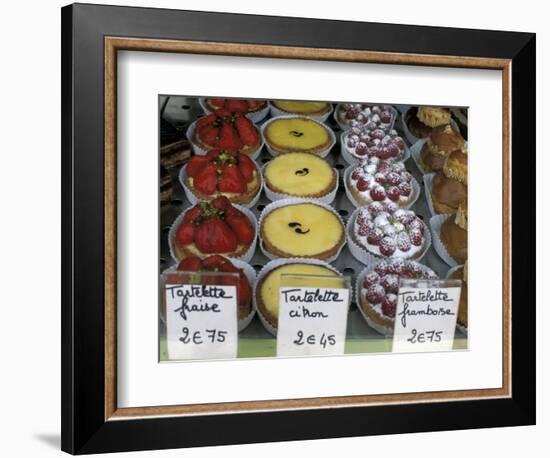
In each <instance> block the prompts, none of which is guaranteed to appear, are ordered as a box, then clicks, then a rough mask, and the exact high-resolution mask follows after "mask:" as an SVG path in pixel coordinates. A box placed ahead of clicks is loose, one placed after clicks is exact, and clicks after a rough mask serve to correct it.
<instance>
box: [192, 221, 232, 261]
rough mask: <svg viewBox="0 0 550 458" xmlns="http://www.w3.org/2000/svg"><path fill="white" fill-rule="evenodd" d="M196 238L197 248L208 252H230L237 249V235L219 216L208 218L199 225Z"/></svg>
mask: <svg viewBox="0 0 550 458" xmlns="http://www.w3.org/2000/svg"><path fill="white" fill-rule="evenodd" d="M194 240H195V243H196V245H197V248H198V249H199V250H200V251H201V252H202V253H206V254H210V253H228V252H231V251H235V250H236V249H237V236H236V235H235V234H234V233H233V231H232V230H231V228H230V227H229V226H228V225H227V224H226V223H225V222H223V221H222V220H221V219H219V218H211V219H208V220H206V221H204V222H203V223H202V224H201V225H200V226H199V227H197V229H196V230H195V237H194Z"/></svg>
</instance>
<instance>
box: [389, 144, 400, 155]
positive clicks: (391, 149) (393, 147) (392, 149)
mask: <svg viewBox="0 0 550 458" xmlns="http://www.w3.org/2000/svg"><path fill="white" fill-rule="evenodd" d="M388 155H389V157H399V156H401V150H400V149H399V148H398V147H397V146H396V145H395V144H393V145H389V146H388Z"/></svg>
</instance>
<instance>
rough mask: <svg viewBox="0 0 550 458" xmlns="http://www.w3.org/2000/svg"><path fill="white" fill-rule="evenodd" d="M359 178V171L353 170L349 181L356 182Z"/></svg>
mask: <svg viewBox="0 0 550 458" xmlns="http://www.w3.org/2000/svg"><path fill="white" fill-rule="evenodd" d="M360 176H361V170H359V169H355V170H354V171H353V172H351V179H352V180H358V179H359V177H360Z"/></svg>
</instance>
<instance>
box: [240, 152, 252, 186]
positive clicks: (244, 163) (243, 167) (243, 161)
mask: <svg viewBox="0 0 550 458" xmlns="http://www.w3.org/2000/svg"><path fill="white" fill-rule="evenodd" d="M238 159H239V171H240V172H241V174H242V176H243V177H244V179H245V181H246V182H247V183H250V182H251V181H252V178H253V177H254V171H255V170H256V166H255V165H254V161H253V160H252V159H250V158H249V157H248V156H247V155H245V154H239V155H238Z"/></svg>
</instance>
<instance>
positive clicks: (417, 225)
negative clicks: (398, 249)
mask: <svg viewBox="0 0 550 458" xmlns="http://www.w3.org/2000/svg"><path fill="white" fill-rule="evenodd" d="M408 224H409V229H411V230H412V229H418V230H419V231H420V233H421V234H424V223H422V221H421V220H420V218H417V217H415V218H413V219H412V221H411V222H410V223H408Z"/></svg>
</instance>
